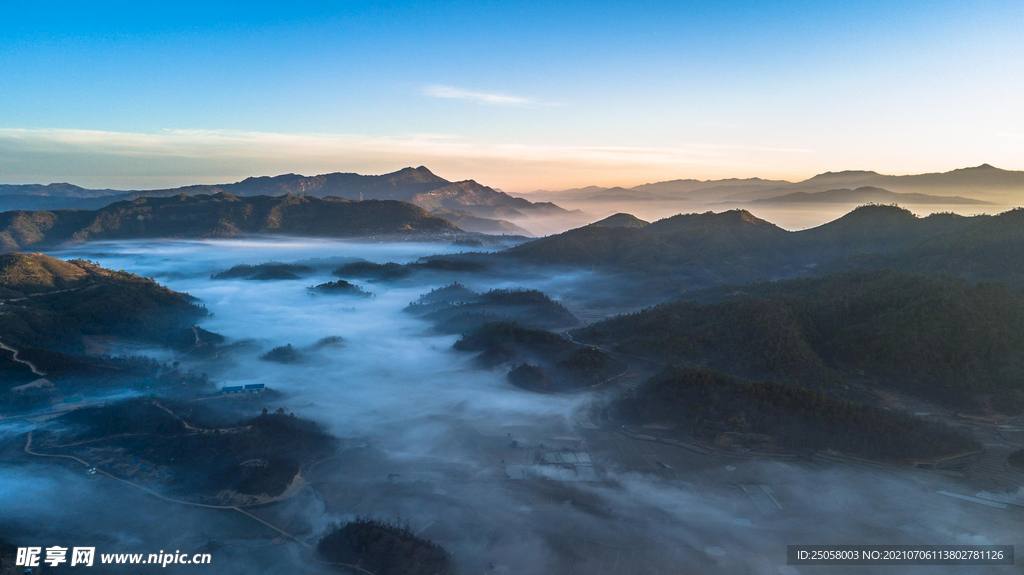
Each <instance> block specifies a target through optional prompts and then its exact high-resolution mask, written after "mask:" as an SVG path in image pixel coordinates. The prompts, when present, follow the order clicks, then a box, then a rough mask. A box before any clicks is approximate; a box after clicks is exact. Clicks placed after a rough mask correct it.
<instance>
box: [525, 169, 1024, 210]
mask: <svg viewBox="0 0 1024 575" xmlns="http://www.w3.org/2000/svg"><path fill="white" fill-rule="evenodd" d="M1021 194H1024V171H1013V170H1002V169H999V168H996V167H993V166H991V165H989V164H982V165H980V166H977V167H973V168H962V169H958V170H953V171H950V172H943V173H930V174H916V175H906V176H891V175H885V174H879V173H878V172H873V171H863V170H848V171H842V172H826V173H823V174H818V175H816V176H814V177H812V178H809V179H807V180H803V181H800V182H788V181H785V180H764V179H761V178H746V179H736V178H730V179H724V180H693V179H688V180H671V181H666V182H656V183H649V184H642V185H639V186H634V187H632V188H623V187H613V188H606V187H600V186H588V187H585V188H574V189H569V190H562V191H549V190H538V191H536V192H532V193H529V194H524V196H525V197H527V198H530V199H537V200H547V201H560V202H576V203H584V202H623V201H638V202H644V201H687V202H697V203H729V204H740V203H749V202H768V201H771V202H772V203H793V204H796V203H854V204H856V203H863V202H865V201H884V202H894V201H898V202H901V203H905V204H974V203H977V204H981V203H986V202H993V203H1002V204H1007V203H1013V202H1015V201H1019V200H1020V198H1021V197H1022V196H1021ZM962 195H966V197H964V196H962Z"/></svg>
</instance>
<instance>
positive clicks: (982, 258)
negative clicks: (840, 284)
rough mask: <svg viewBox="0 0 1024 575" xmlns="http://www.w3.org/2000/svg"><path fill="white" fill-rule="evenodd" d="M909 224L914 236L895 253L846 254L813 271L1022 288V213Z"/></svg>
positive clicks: (930, 219)
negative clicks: (886, 273) (901, 273)
mask: <svg viewBox="0 0 1024 575" xmlns="http://www.w3.org/2000/svg"><path fill="white" fill-rule="evenodd" d="M915 223H916V226H918V228H919V233H916V234H907V235H905V237H904V239H903V241H901V242H899V243H897V244H896V245H895V249H889V250H884V251H883V250H870V253H865V252H868V250H860V251H858V252H855V253H849V254H847V255H845V257H838V258H837V259H836V260H834V261H831V262H829V263H828V264H826V265H825V266H822V268H821V269H820V270H819V272H820V273H825V272H829V271H842V270H855V269H884V268H896V269H904V270H909V271H913V272H921V273H941V274H947V275H951V276H956V277H961V278H965V279H968V280H974V281H981V280H994V281H1000V282H1004V283H1007V284H1009V285H1011V286H1013V287H1015V288H1017V289H1024V250H1022V249H1021V248H1022V247H1024V209H1016V210H1011V211H1008V212H1004V213H1002V214H999V215H995V216H975V217H970V218H966V217H960V216H956V215H954V214H935V215H932V216H929V217H927V218H921V219H919V220H917V221H916V222H915ZM819 239H823V238H819ZM833 241H835V240H834V239H833ZM844 251H845V250H844ZM836 255H837V256H838V255H839V253H838V252H837V254H836Z"/></svg>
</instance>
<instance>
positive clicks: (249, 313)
mask: <svg viewBox="0 0 1024 575" xmlns="http://www.w3.org/2000/svg"><path fill="white" fill-rule="evenodd" d="M461 249H463V248H457V247H453V246H447V245H424V244H414V243H394V244H370V243H343V242H333V241H306V240H279V241H269V240H268V241H209V242H137V243H121V244H107V243H105V244H90V245H87V246H83V247H80V248H77V249H74V250H69V251H65V252H61V253H53V254H51V255H55V256H57V257H62V258H70V257H85V258H87V259H91V260H96V261H99V263H100V264H101V265H103V266H104V267H109V268H114V269H124V270H127V271H131V272H134V273H137V274H140V275H144V276H152V277H154V278H155V279H156V280H157V281H159V282H161V283H163V284H165V285H167V286H168V287H170V288H172V289H174V290H177V291H182V292H188V293H190V294H192V295H193V296H195V297H197V298H200V299H201V300H202V302H203V303H204V304H205V305H206V306H207V308H208V309H209V310H210V312H212V316H211V317H208V318H205V319H204V320H202V322H201V323H200V325H201V326H202V327H203V328H205V329H207V330H209V331H212V332H216V333H219V334H222V335H224V336H225V337H227V338H228V339H229V342H242V341H248V342H250V343H249V344H247V345H241V346H237V347H234V348H232V349H230V350H229V351H226V352H224V356H223V357H221V358H219V359H218V360H216V361H214V362H213V363H205V364H202V365H199V364H196V365H194V366H193V364H191V363H190V361H189V358H179V359H180V360H181V361H182V363H183V365H184V366H185V367H193V368H194V369H196V370H197V371H203V372H208V373H209V374H210V377H211V379H212V380H214V381H215V382H216V383H217V384H218V385H242V384H249V383H265V384H266V385H267V386H268V387H270V388H273V389H274V390H277V391H279V392H281V393H282V394H283V397H282V398H281V399H279V400H273V401H269V402H268V403H267V404H266V407H268V408H270V409H271V410H273V409H276V408H278V407H284V408H285V409H286V410H287V411H289V412H291V411H294V412H295V413H296V415H300V416H302V417H307V418H310V419H313V420H315V421H317V422H319V423H321V424H322V425H323V426H324V427H325V428H326V429H327V430H329V431H330V432H331V433H333V434H335V435H336V436H338V437H340V438H342V439H343V440H344V447H343V448H342V451H341V452H340V453H339V455H338V457H336V458H334V459H333V460H330V461H325V462H324V463H323V464H321V465H318V466H317V467H316V468H315V469H314V470H313V472H312V473H311V477H307V480H309V481H310V483H311V484H312V486H311V487H310V488H308V489H307V490H305V491H304V492H303V493H302V494H301V495H300V496H297V497H294V498H291V499H289V500H287V501H284V502H280V503H277V504H274V505H272V506H268V507H266V508H261V509H259V510H255V511H254V514H258V515H259V516H260V517H261V518H263V519H264V520H267V521H270V522H272V523H273V524H275V525H277V526H279V527H281V528H282V529H284V530H286V531H288V532H289V533H292V534H294V535H296V536H297V537H298V538H299V539H302V540H304V541H307V542H311V543H312V542H315V541H316V539H317V537H318V535H319V533H321V532H322V531H323V529H324V528H325V526H326V525H327V524H329V523H330V522H332V521H339V520H345V519H349V518H352V517H354V516H356V515H370V516H376V517H382V518H387V519H392V518H398V517H400V518H402V519H404V520H408V521H409V522H410V526H411V528H412V530H413V531H414V532H417V533H419V534H420V536H422V537H424V538H427V539H431V540H433V541H436V542H438V543H440V544H441V545H442V546H444V547H445V548H446V549H447V550H448V551H450V552H452V553H453V554H454V555H455V558H456V561H457V563H458V565H459V569H460V572H461V573H464V574H465V573H522V574H541V573H581V574H583V573H586V574H590V573H604V574H623V573H629V574H632V573H636V574H640V573H690V572H692V573H711V572H720V573H763V574H769V573H773V574H774V573H783V574H791V573H800V572H806V573H813V572H821V568H818V569H817V570H816V569H814V568H806V569H804V568H797V567H790V566H786V565H785V562H786V547H785V546H786V545H787V544H800V543H856V544H868V543H905V544H909V543H928V544H953V543H994V544H995V543H999V544H1012V543H1016V542H1021V539H1022V538H1021V533H1022V527H1021V522H1020V515H1019V514H1016V512H1015V511H1014V510H1013V509H1012V508H1011V509H999V508H994V507H988V506H983V505H976V504H974V503H970V502H964V501H960V500H956V499H951V498H948V497H944V496H942V495H938V494H936V493H935V492H936V491H939V490H943V489H952V487H951V484H949V480H947V479H946V478H943V477H941V476H936V475H932V474H923V473H920V472H912V471H905V472H904V471H893V470H881V469H874V468H871V467H854V466H831V465H823V464H820V463H814V464H812V463H809V462H797V461H791V462H780V461H768V460H749V459H743V458H732V459H730V458H722V457H719V456H714V455H705V454H700V453H695V452H691V451H687V450H685V449H681V448H678V447H672V446H667V445H664V444H658V443H653V442H645V441H640V440H634V439H630V438H627V437H625V436H622V435H621V434H618V433H615V432H614V431H613V430H602V429H597V428H596V425H595V424H594V422H592V420H591V417H590V415H591V414H590V410H589V409H588V408H589V407H590V406H591V404H592V403H593V402H594V401H600V400H601V399H602V398H606V397H607V396H608V395H609V394H612V393H617V391H616V390H607V389H600V390H597V391H594V392H592V393H583V394H578V395H540V394H534V393H530V392H526V391H523V390H520V389H518V388H515V387H513V386H512V385H510V384H509V383H507V382H506V380H505V377H504V371H503V370H502V371H488V370H482V369H479V368H478V367H476V365H475V364H474V362H473V357H472V356H470V355H467V354H462V353H459V352H456V351H454V350H452V349H451V346H452V344H453V343H454V342H455V340H456V339H457V336H446V335H437V334H435V333H432V332H431V331H430V326H429V324H427V323H426V322H424V321H422V320H420V319H417V318H415V317H413V316H411V315H409V314H406V313H404V312H403V311H402V310H403V308H404V307H405V306H406V305H407V304H408V303H409V302H411V301H414V300H415V299H417V298H418V297H419V296H420V295H421V294H424V293H426V292H428V291H430V290H431V289H432V288H436V287H440V286H443V285H446V284H448V283H451V281H452V280H453V279H458V280H459V281H460V282H462V283H465V284H466V285H468V287H470V288H473V289H476V290H478V291H480V290H486V289H490V288H493V287H508V286H516V285H521V286H524V287H535V288H538V289H541V290H542V291H545V292H546V293H548V294H549V295H551V296H552V297H554V298H555V299H559V297H560V294H564V293H573V292H578V291H580V290H587V289H590V290H600V289H601V286H600V281H599V278H596V277H594V276H592V275H590V274H586V273H583V274H579V275H560V276H543V275H538V276H534V277H528V278H517V277H503V278H500V279H498V280H494V279H493V278H491V279H488V280H487V281H486V282H485V283H480V282H481V281H482V280H481V279H479V278H477V279H474V277H473V276H472V275H469V274H466V275H444V276H442V275H413V276H412V277H411V278H409V279H406V280H403V281H401V282H398V283H394V284H389V283H383V282H381V283H370V282H366V281H354V282H353V283H356V284H359V285H360V286H362V287H363V288H364V289H366V290H367V291H370V292H372V293H373V294H374V296H375V297H372V298H360V297H352V296H346V295H310V294H309V293H308V292H307V290H306V288H307V287H308V286H311V285H314V284H318V283H323V282H327V281H331V280H333V279H336V278H334V277H332V276H331V275H330V270H331V269H332V268H333V267H336V265H337V264H334V265H332V264H331V262H325V263H324V265H322V266H321V267H320V268H318V271H317V274H316V275H315V276H313V277H307V278H303V279H302V280H290V281H253V280H245V279H232V280H211V279H210V274H212V273H215V272H219V271H223V270H226V269H228V268H230V267H232V266H234V265H238V264H258V263H264V262H268V261H280V262H297V261H302V260H311V258H365V259H368V260H371V261H375V262H386V261H395V262H399V263H402V262H409V261H413V260H415V259H417V258H419V257H421V256H425V255H431V254H437V253H444V252H451V251H460V250H461ZM303 263H308V264H310V265H317V263H316V262H315V261H305V262H303ZM328 336H340V337H342V338H344V344H343V345H341V346H322V347H319V348H314V346H315V344H316V343H317V342H318V341H319V340H321V339H322V338H324V337H328ZM286 344H291V345H292V346H294V347H295V348H297V349H298V350H299V351H300V352H301V353H303V354H304V355H305V356H306V361H304V362H301V363H297V364H289V365H282V364H278V363H274V362H270V361H265V360H263V359H260V355H262V354H263V353H265V352H266V351H268V350H270V349H271V348H273V347H276V346H281V345H286ZM147 353H151V354H153V355H154V356H155V357H158V358H160V359H161V360H169V359H171V358H170V356H169V355H167V354H168V352H165V351H163V350H150V351H147ZM214 401H230V400H226V399H218V400H214ZM260 407H262V405H260ZM26 429H27V427H26V425H25V424H22V423H9V424H7V425H6V426H5V427H3V428H2V430H0V433H3V434H5V435H6V436H7V437H10V436H11V435H12V434H16V433H24V432H25V431H26ZM512 441H516V442H517V447H515V448H512V447H510V444H511V442H512ZM542 444H543V447H541V445H542ZM523 446H525V447H526V448H528V449H524V448H523ZM529 450H532V451H533V452H536V453H541V454H542V453H549V452H555V451H560V450H571V451H574V452H577V453H581V452H587V453H589V454H590V455H591V457H592V459H593V461H594V466H595V469H596V470H597V476H598V479H600V481H595V482H580V481H560V480H557V479H527V480H513V479H510V478H508V476H507V475H506V465H512V464H525V465H529V464H530V463H531V462H532V459H530V457H531V456H530V453H531V452H530V451H529ZM761 486H768V490H764V489H763V488H762V487H761ZM756 489H762V491H760V492H757V493H774V497H775V498H776V499H777V501H778V505H776V506H775V507H774V508H773V507H772V506H771V505H768V503H766V502H769V501H770V500H769V499H766V498H765V497H764V496H763V495H760V494H754V495H752V494H751V493H752V491H751V490H756ZM0 506H2V507H0V521H2V523H0V537H3V538H6V539H8V540H9V541H12V542H13V543H15V544H19V543H20V544H30V543H31V544H35V545H43V546H49V545H56V544H59V545H64V546H68V545H71V544H79V545H97V546H102V547H103V548H104V550H106V551H107V552H140V553H150V552H153V553H155V552H157V551H159V550H174V549H180V550H182V551H190V552H192V551H195V550H197V549H199V548H203V549H210V551H207V552H210V553H212V555H213V564H214V567H213V568H212V569H215V570H216V572H218V573H239V574H241V573H247V574H252V573H301V572H321V571H323V570H327V569H329V568H328V567H325V566H322V565H318V564H317V563H315V562H314V561H313V560H312V559H311V558H310V555H309V552H308V550H307V549H304V548H302V547H301V546H299V545H297V544H295V543H292V542H289V541H288V540H287V539H281V538H280V537H279V535H278V534H277V533H274V532H272V531H270V530H269V529H267V528H265V527H264V526H262V525H260V524H259V523H257V522H255V521H253V520H252V519H249V518H246V517H244V516H241V515H239V514H237V513H233V512H231V511H221V510H208V509H198V508H194V507H184V506H180V505H175V504H170V503H167V502H164V501H161V500H159V499H157V498H155V497H152V496H149V495H146V494H144V493H141V492H138V491H136V490H133V489H131V488H129V487H126V486H123V485H120V484H117V483H116V482H114V481H111V480H109V479H103V478H99V479H97V478H94V477H93V478H88V477H86V476H85V474H84V473H83V470H82V469H81V468H80V467H72V466H63V465H60V464H44V463H34V464H28V465H23V466H8V467H5V468H2V469H0ZM211 541H215V542H214V543H211ZM94 569H95V568H94ZM168 569H169V570H171V571H172V572H181V573H186V572H194V571H196V570H198V568H195V567H193V568H186V567H179V568H178V570H177V571H174V569H173V568H172V567H169V568H168ZM833 569H842V570H846V571H847V572H864V573H868V572H870V573H881V572H893V573H896V572H899V573H908V572H920V573H938V572H948V573H964V572H977V573H982V572H984V573H995V572H1013V571H1012V569H1013V568H992V567H988V568H975V569H974V571H971V568H964V567H948V568H942V567H918V568H884V567H870V568H860V569H856V568H833ZM1001 569H1002V570H1005V571H1001ZM207 570H211V569H207ZM136 571H138V569H136ZM153 571H154V569H152V568H150V569H149V571H145V572H153Z"/></svg>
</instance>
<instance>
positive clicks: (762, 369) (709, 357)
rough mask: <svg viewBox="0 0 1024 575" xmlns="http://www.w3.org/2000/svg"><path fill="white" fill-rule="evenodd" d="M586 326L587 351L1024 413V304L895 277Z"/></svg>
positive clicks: (815, 285)
mask: <svg viewBox="0 0 1024 575" xmlns="http://www.w3.org/2000/svg"><path fill="white" fill-rule="evenodd" d="M701 296H703V297H705V298H708V297H709V296H717V300H718V303H713V304H701V303H697V302H696V301H679V302H675V303H669V304H664V305H660V306H657V307H654V308H650V309H646V310H643V311H641V312H638V313H635V314H631V315H625V316H619V317H616V318H613V319H610V320H606V321H603V322H600V323H597V324H595V325H593V326H590V327H587V328H583V329H580V330H577V332H576V333H575V337H576V339H577V340H578V341H581V342H584V343H593V344H597V345H601V346H610V347H611V348H612V349H614V350H617V351H620V352H625V353H628V354H631V355H641V356H646V357H651V358H655V359H659V360H662V361H672V362H680V363H691V364H706V365H709V366H711V367H715V368H716V369H719V370H721V371H725V372H727V373H731V374H733V375H738V376H741V377H751V378H773V379H781V380H785V381H793V382H798V383H802V384H805V385H808V386H811V387H819V388H826V387H834V386H836V385H844V384H849V383H854V382H863V383H869V384H876V383H877V384H881V385H883V386H889V387H891V388H894V389H898V390H902V391H907V392H910V393H912V394H915V395H918V396H922V397H928V398H932V399H935V400H937V401H941V402H944V403H945V404H947V405H950V406H952V407H965V406H967V405H968V404H975V405H977V404H978V402H981V403H990V404H991V405H993V406H994V407H996V408H997V409H1007V410H1010V411H1014V410H1016V409H1018V408H1020V407H1022V406H1024V296H1022V295H1021V294H1019V293H1018V292H1016V291H1015V290H1012V289H1011V288H1009V287H1007V286H1004V285H1002V284H997V283H970V282H967V281H964V280H959V279H952V278H948V277H940V276H921V275H913V274H909V273H906V272H898V271H892V270H885V271H877V272H859V273H842V274H835V275H830V276H825V277H821V278H812V279H801V280H786V281H779V282H770V283H762V284H753V285H744V286H733V287H722V288H716V290H714V291H713V292H711V293H697V294H695V297H701Z"/></svg>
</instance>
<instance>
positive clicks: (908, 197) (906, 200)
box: [748, 186, 991, 205]
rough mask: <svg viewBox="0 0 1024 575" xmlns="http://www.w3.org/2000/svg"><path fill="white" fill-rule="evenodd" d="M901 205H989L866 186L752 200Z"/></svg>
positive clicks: (773, 202)
mask: <svg viewBox="0 0 1024 575" xmlns="http://www.w3.org/2000/svg"><path fill="white" fill-rule="evenodd" d="M869 202H874V203H880V204H884V203H901V204H950V205H952V204H968V205H972V204H973V205H978V204H989V203H991V202H983V201H981V200H973V199H971V198H964V197H961V196H933V195H930V194H916V193H902V194H901V193H896V192H890V191H889V190H883V189H882V188H876V187H873V186H864V187H860V188H857V189H855V190H851V189H849V188H842V189H837V190H827V191H824V192H793V193H790V194H785V195H782V196H776V197H774V198H765V199H761V200H751V201H750V202H748V203H750V204H865V203H869Z"/></svg>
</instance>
